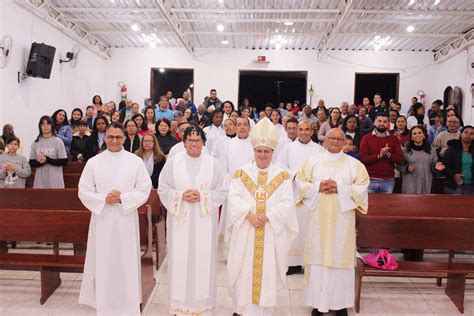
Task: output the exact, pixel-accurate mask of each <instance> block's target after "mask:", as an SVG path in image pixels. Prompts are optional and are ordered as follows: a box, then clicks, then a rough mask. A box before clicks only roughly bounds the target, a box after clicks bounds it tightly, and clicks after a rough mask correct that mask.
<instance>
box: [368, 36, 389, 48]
mask: <svg viewBox="0 0 474 316" xmlns="http://www.w3.org/2000/svg"><path fill="white" fill-rule="evenodd" d="M389 40H390V36H385V37H382V36H380V35H377V36H374V39H373V41H372V42H371V43H370V45H373V48H374V50H375V51H379V50H381V49H382V47H384V46H385V45H387V43H388V41H389Z"/></svg>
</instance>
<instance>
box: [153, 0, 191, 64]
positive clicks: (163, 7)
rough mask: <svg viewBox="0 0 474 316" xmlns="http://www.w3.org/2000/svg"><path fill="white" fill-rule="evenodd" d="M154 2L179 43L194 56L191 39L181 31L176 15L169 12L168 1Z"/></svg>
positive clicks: (158, 0) (181, 27)
mask: <svg viewBox="0 0 474 316" xmlns="http://www.w3.org/2000/svg"><path fill="white" fill-rule="evenodd" d="M155 4H156V5H157V6H158V8H159V9H160V13H161V15H162V16H163V18H164V19H165V20H166V22H168V24H169V26H171V28H172V29H173V31H174V33H175V34H176V36H178V38H179V40H180V42H181V44H183V46H184V47H185V48H186V50H187V51H188V52H189V54H191V56H193V57H194V47H193V46H192V45H191V41H190V40H189V39H188V37H187V35H186V33H184V32H183V26H182V25H181V23H180V22H178V20H177V19H176V17H175V16H174V15H173V14H172V13H171V11H170V7H169V5H168V2H167V1H166V0H155Z"/></svg>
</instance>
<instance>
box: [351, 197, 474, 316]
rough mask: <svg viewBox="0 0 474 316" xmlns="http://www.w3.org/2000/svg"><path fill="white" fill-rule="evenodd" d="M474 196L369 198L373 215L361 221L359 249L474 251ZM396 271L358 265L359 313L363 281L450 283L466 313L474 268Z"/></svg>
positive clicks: (444, 265)
mask: <svg viewBox="0 0 474 316" xmlns="http://www.w3.org/2000/svg"><path fill="white" fill-rule="evenodd" d="M472 205H474V196H451V195H401V194H394V195H390V196H387V195H384V194H371V195H369V212H368V214H367V215H361V214H358V215H357V217H356V228H357V246H358V247H359V248H370V249H380V248H386V249H441V250H447V251H448V252H450V253H452V252H454V251H462V250H474V238H472V232H474V211H473V209H472ZM398 264H399V265H398V269H397V270H394V271H385V270H379V269H375V268H372V267H369V266H367V265H365V264H364V263H363V262H362V261H361V260H358V264H357V269H356V274H357V276H356V302H355V309H356V311H357V312H359V310H360V292H361V286H362V278H363V277H364V276H373V277H378V276H385V277H420V278H440V277H445V278H447V286H446V290H445V291H446V294H447V295H448V296H449V297H450V299H451V300H452V301H453V303H454V304H455V305H456V307H457V308H458V309H459V311H460V312H461V313H463V312H464V292H465V282H466V277H467V275H468V274H470V273H473V272H474V263H460V262H454V261H453V260H452V256H451V255H450V256H449V257H446V260H445V261H444V262H430V261H423V262H406V261H399V262H398Z"/></svg>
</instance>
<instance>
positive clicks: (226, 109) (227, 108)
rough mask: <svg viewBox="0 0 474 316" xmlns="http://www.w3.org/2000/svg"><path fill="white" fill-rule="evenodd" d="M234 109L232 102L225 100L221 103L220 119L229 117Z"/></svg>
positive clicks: (223, 119)
mask: <svg viewBox="0 0 474 316" xmlns="http://www.w3.org/2000/svg"><path fill="white" fill-rule="evenodd" d="M233 110H234V104H232V102H230V101H225V102H224V103H222V121H225V120H227V119H229V118H230V114H231V113H232V111H233Z"/></svg>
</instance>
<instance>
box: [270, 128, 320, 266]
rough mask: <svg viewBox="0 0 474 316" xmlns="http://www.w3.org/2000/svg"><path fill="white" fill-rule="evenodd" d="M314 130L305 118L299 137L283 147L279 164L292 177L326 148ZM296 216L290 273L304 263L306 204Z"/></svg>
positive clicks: (295, 197)
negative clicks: (297, 229) (314, 133)
mask: <svg viewBox="0 0 474 316" xmlns="http://www.w3.org/2000/svg"><path fill="white" fill-rule="evenodd" d="M312 135H313V130H312V128H311V121H309V120H304V121H301V122H299V123H298V137H297V139H296V140H295V141H294V142H292V143H290V144H288V145H287V146H285V147H284V148H283V150H282V151H281V153H280V155H279V156H278V161H277V163H278V165H280V167H282V168H284V169H286V170H287V171H288V173H289V174H290V177H291V179H293V178H294V176H295V175H296V173H297V172H298V170H299V169H300V167H301V166H302V165H303V163H304V162H305V161H306V159H308V157H311V156H313V155H315V154H317V153H320V152H323V151H324V148H323V147H322V146H320V145H318V144H316V143H315V142H313V141H312V140H311V136H312ZM293 195H294V196H293V198H294V201H295V202H296V199H297V198H298V189H297V187H296V182H293ZM295 212H296V217H297V219H298V228H299V234H298V237H297V238H296V239H295V240H294V241H293V244H292V245H291V248H290V251H289V252H288V265H289V266H290V268H289V270H288V275H290V274H293V273H297V272H299V271H301V266H302V265H303V249H304V243H305V240H306V227H307V225H308V215H309V213H308V208H307V207H306V206H305V205H301V206H300V207H295Z"/></svg>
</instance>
